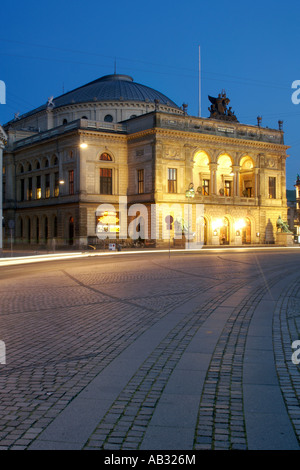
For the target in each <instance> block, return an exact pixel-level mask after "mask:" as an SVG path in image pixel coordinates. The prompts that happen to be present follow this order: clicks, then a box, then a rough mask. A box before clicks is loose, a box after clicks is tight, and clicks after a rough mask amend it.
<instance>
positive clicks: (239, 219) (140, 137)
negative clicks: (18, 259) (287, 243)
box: [3, 74, 288, 247]
mask: <svg viewBox="0 0 300 470" xmlns="http://www.w3.org/2000/svg"><path fill="white" fill-rule="evenodd" d="M207 102H208V105H210V108H209V112H208V113H207V114H208V117H206V118H199V117H193V116H189V115H188V112H187V106H186V105H182V106H178V105H177V104H175V103H174V102H173V101H172V100H171V99H169V98H168V97H167V96H165V95H164V94H162V93H160V92H158V91H156V90H154V89H152V88H149V87H147V86H144V85H141V84H138V83H136V82H135V81H134V80H133V79H132V78H131V77H129V76H127V75H116V74H115V75H107V76H104V77H102V78H99V79H98V80H95V81H93V82H91V83H88V84H86V85H84V86H82V87H79V88H77V89H75V90H73V91H70V92H68V93H65V94H63V95H61V96H59V97H57V98H52V97H51V98H49V99H48V100H45V104H44V105H42V106H40V107H39V108H37V109H34V110H32V111H30V112H28V113H26V114H23V115H20V116H18V115H15V118H14V119H13V120H12V121H10V122H8V123H7V124H5V125H4V126H3V128H4V130H5V132H6V134H7V144H6V147H5V149H4V153H3V201H4V202H3V211H4V212H3V215H4V224H5V226H4V229H3V233H4V242H5V243H8V242H9V240H10V236H11V235H12V234H13V238H14V242H15V243H16V244H19V245H27V244H30V245H32V246H35V245H43V246H49V247H51V246H52V245H53V244H54V243H55V245H56V246H66V245H74V246H77V247H84V246H87V245H89V244H95V243H97V242H99V243H100V241H101V240H100V239H101V236H102V235H101V234H103V233H105V235H107V236H108V234H109V236H110V237H112V238H115V239H116V240H118V239H119V240H120V239H121V240H122V241H125V239H129V238H130V237H131V238H137V237H136V233H139V235H140V237H141V239H143V240H146V241H147V240H150V239H156V243H157V245H159V244H161V243H166V242H167V241H168V238H169V237H170V238H171V240H172V244H173V243H174V244H176V243H177V238H179V237H178V233H179V232H180V235H183V236H184V237H186V238H190V239H191V241H193V242H196V243H199V244H201V243H204V244H206V245H219V244H228V245H243V244H264V243H276V242H277V239H276V230H277V229H276V221H277V219H278V217H279V216H280V217H281V218H282V219H283V220H287V200H286V179H285V174H286V158H287V154H286V152H287V149H288V147H287V146H286V145H284V140H283V131H282V125H281V122H280V121H279V128H278V129H269V128H264V127H262V126H261V123H260V121H259V120H258V124H257V126H253V125H247V124H242V123H240V122H238V120H237V118H236V116H235V114H234V113H233V112H232V110H231V107H228V104H229V99H228V98H227V96H226V94H225V93H224V92H222V93H221V94H219V95H217V97H216V98H212V97H209V99H208V101H207ZM236 107H238V103H236ZM105 204H106V205H108V206H107V208H106V206H104V205H105ZM137 204H139V206H137ZM99 206H100V208H99ZM121 206H122V207H121ZM124 207H126V210H127V212H126V211H125V216H124V212H122V210H123V209H124ZM161 207H164V208H166V207H169V209H166V211H167V212H163V211H160V208H161ZM186 207H188V210H187V211H186ZM153 208H155V210H154V209H153ZM178 208H181V209H182V212H181V213H180V210H178ZM168 211H169V212H168ZM166 214H167V216H168V215H169V216H171V218H169V219H166ZM121 216H122V217H121ZM121 218H122V226H121V221H120V219H121ZM167 225H168V227H166V226H167ZM12 227H13V228H12ZM122 227H123V229H122V230H121V228H122ZM124 227H125V235H124ZM132 227H135V231H136V233H133V231H132ZM127 229H128V230H127ZM187 233H188V237H187ZM99 236H100V238H99Z"/></svg>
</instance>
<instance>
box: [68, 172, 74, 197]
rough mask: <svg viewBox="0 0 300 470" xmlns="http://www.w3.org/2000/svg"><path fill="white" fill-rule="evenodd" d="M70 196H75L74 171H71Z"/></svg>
mask: <svg viewBox="0 0 300 470" xmlns="http://www.w3.org/2000/svg"><path fill="white" fill-rule="evenodd" d="M69 194H74V170H70V171H69Z"/></svg>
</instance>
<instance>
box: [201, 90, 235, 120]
mask: <svg viewBox="0 0 300 470" xmlns="http://www.w3.org/2000/svg"><path fill="white" fill-rule="evenodd" d="M208 99H209V101H210V102H211V106H210V107H209V108H208V111H209V112H210V116H209V117H210V118H212V119H221V120H223V121H235V122H238V120H237V118H236V116H235V114H234V112H233V111H232V108H231V106H229V108H227V106H228V104H229V103H230V99H229V98H227V96H226V93H225V91H224V90H223V91H222V93H219V95H218V97H217V98H213V97H212V96H208Z"/></svg>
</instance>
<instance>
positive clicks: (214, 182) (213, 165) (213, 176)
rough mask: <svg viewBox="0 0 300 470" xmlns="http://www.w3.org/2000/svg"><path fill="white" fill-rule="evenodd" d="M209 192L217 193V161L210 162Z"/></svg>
mask: <svg viewBox="0 0 300 470" xmlns="http://www.w3.org/2000/svg"><path fill="white" fill-rule="evenodd" d="M209 166H210V181H211V183H210V184H211V194H217V168H218V164H217V163H210V164H209Z"/></svg>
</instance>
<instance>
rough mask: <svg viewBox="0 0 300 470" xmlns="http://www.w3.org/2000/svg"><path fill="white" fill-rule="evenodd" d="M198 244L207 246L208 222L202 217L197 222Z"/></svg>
mask: <svg viewBox="0 0 300 470" xmlns="http://www.w3.org/2000/svg"><path fill="white" fill-rule="evenodd" d="M196 233H197V243H200V244H203V245H207V220H206V218H205V217H203V216H201V217H200V218H199V220H198V221H197V228H196Z"/></svg>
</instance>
